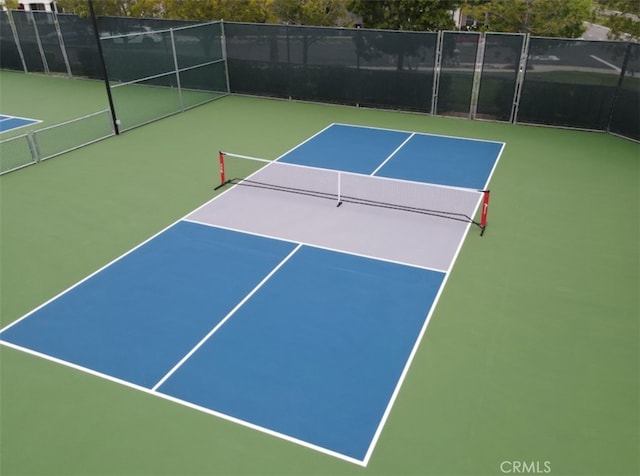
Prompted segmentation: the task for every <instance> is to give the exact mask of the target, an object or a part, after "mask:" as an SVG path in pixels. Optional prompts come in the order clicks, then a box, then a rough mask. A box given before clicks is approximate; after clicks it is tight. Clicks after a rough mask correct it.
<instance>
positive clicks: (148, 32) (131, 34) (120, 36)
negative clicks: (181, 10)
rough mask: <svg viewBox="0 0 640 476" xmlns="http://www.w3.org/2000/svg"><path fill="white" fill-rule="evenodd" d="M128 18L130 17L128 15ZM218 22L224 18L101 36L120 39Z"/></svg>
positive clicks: (103, 38)
mask: <svg viewBox="0 0 640 476" xmlns="http://www.w3.org/2000/svg"><path fill="white" fill-rule="evenodd" d="M127 18H128V17H127ZM141 20H143V21H144V18H142V19H141ZM218 23H222V20H216V21H210V22H206V23H194V24H193V25H185V26H177V27H171V28H162V29H160V30H155V29H153V28H150V29H149V30H147V31H134V32H131V33H122V34H119V35H108V36H107V35H105V36H102V35H101V36H100V39H101V40H113V39H118V38H127V37H130V36H141V35H152V34H154V33H170V32H172V31H177V30H186V29H188V28H201V27H203V26H208V25H215V24H218Z"/></svg>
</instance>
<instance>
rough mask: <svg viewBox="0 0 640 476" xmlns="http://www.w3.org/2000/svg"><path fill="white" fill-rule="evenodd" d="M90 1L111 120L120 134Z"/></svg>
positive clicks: (89, 0) (115, 130) (91, 6)
mask: <svg viewBox="0 0 640 476" xmlns="http://www.w3.org/2000/svg"><path fill="white" fill-rule="evenodd" d="M88 2H89V13H90V14H91V22H92V24H93V32H94V33H95V38H96V43H97V47H98V57H99V58H100V66H101V67H102V74H103V77H104V85H105V87H106V89H107V99H108V101H109V109H110V110H111V121H112V122H113V131H114V132H115V134H116V135H119V134H120V125H119V124H118V118H117V117H116V110H115V108H114V106H113V97H112V96H111V86H110V85H109V75H108V74H107V65H106V64H105V62H104V53H103V51H102V43H101V42H100V32H99V31H98V20H97V19H96V13H95V10H94V9H93V0H88Z"/></svg>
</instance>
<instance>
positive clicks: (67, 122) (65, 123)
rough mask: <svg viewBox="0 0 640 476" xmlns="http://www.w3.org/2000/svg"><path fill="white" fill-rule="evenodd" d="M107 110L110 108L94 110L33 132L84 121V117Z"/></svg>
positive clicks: (96, 114)
mask: <svg viewBox="0 0 640 476" xmlns="http://www.w3.org/2000/svg"><path fill="white" fill-rule="evenodd" d="M106 112H109V109H103V110H101V111H97V112H92V113H91V114H86V115H84V116H82V117H76V118H75V119H69V120H68V121H64V122H59V123H57V124H53V125H51V126H47V127H42V128H40V129H37V130H35V131H33V132H42V131H47V130H49V129H55V128H56V127H60V126H66V125H67V124H72V123H74V122H78V121H82V120H84V119H89V118H90V117H94V116H98V115H100V114H104V113H106Z"/></svg>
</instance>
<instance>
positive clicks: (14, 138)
mask: <svg viewBox="0 0 640 476" xmlns="http://www.w3.org/2000/svg"><path fill="white" fill-rule="evenodd" d="M25 137H29V133H28V132H27V133H26V134H20V135H19V136H13V137H7V138H6V139H2V140H0V144H4V143H5V142H11V141H14V140H18V139H24V138H25Z"/></svg>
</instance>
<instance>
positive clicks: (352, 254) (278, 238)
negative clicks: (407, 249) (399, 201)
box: [182, 218, 447, 273]
mask: <svg viewBox="0 0 640 476" xmlns="http://www.w3.org/2000/svg"><path fill="white" fill-rule="evenodd" d="M182 221H185V222H188V223H195V224H197V225H204V226H210V227H212V228H220V229H222V230H228V231H235V232H238V233H244V234H245V235H253V236H259V237H261V238H269V239H272V240H277V241H285V242H288V243H293V244H299V245H302V246H307V247H309V248H318V249H320V250H327V251H333V252H334V253H341V254H345V255H351V256H358V257H359V258H367V259H373V260H376V261H384V262H385V263H392V264H399V265H402V266H407V267H409V268H418V269H424V270H426V271H434V272H436V273H446V272H447V271H446V270H444V269H438V268H431V267H429V266H422V265H419V264H414V263H406V262H404V261H397V260H393V259H387V258H379V257H377V256H371V255H366V254H363V253H355V252H353V251H347V250H342V249H339V248H331V247H329V246H321V245H314V244H312V243H306V242H304V241H295V240H290V239H288V238H280V237H277V236H273V235H267V234H264V233H256V232H253V231H247V230H242V229H240V228H233V227H230V226H222V225H214V224H212V223H207V222H203V221H199V220H193V219H190V218H185V219H184V220H182Z"/></svg>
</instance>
